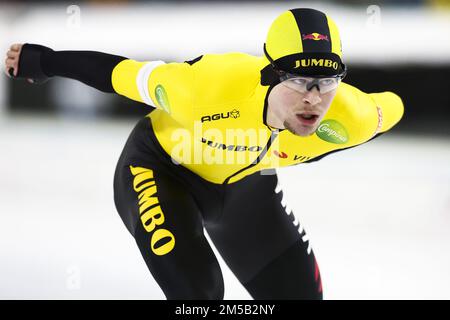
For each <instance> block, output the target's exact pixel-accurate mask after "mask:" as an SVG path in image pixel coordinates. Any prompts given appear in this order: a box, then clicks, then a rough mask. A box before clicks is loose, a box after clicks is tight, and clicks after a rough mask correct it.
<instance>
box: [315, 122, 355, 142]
mask: <svg viewBox="0 0 450 320" xmlns="http://www.w3.org/2000/svg"><path fill="white" fill-rule="evenodd" d="M316 134H317V136H318V137H319V138H320V139H322V140H325V141H327V142H330V143H336V144H344V143H347V141H348V134H347V130H345V128H344V126H343V125H342V124H340V123H339V122H338V121H336V120H332V119H328V120H324V121H322V122H321V123H320V125H319V128H317V130H316Z"/></svg>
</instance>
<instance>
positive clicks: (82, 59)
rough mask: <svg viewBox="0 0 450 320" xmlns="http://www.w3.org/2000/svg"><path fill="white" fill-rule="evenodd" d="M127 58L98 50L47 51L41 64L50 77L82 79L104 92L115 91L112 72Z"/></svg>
mask: <svg viewBox="0 0 450 320" xmlns="http://www.w3.org/2000/svg"><path fill="white" fill-rule="evenodd" d="M125 59H127V58H125V57H121V56H116V55H112V54H107V53H102V52H97V51H53V50H52V51H47V52H45V53H44V54H43V55H42V60H41V66H42V69H43V71H44V72H45V74H47V75H48V76H49V77H52V76H60V77H66V78H71V79H75V80H78V81H81V82H83V83H85V84H87V85H88V86H91V87H94V88H96V89H98V90H100V91H104V92H111V93H113V92H114V89H113V87H112V83H111V73H112V71H113V69H114V67H115V66H116V65H117V64H118V63H119V62H120V61H122V60H125Z"/></svg>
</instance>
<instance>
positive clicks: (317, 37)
mask: <svg viewBox="0 0 450 320" xmlns="http://www.w3.org/2000/svg"><path fill="white" fill-rule="evenodd" d="M302 40H314V41H319V40H325V41H330V40H328V36H325V35H323V34H320V33H317V32H313V33H309V34H302Z"/></svg>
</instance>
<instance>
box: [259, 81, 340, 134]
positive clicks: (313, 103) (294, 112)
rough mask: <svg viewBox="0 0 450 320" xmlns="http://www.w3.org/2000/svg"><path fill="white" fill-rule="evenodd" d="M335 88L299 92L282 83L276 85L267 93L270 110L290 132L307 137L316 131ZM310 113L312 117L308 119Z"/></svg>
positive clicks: (328, 106) (331, 99)
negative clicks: (324, 90)
mask: <svg viewBox="0 0 450 320" xmlns="http://www.w3.org/2000/svg"><path fill="white" fill-rule="evenodd" d="M336 91H337V89H334V90H331V91H329V92H327V93H324V94H321V93H320V92H319V90H318V89H317V87H313V88H312V89H311V90H310V91H306V92H305V93H300V92H298V91H296V90H293V89H291V88H289V87H287V86H285V85H283V84H282V83H279V84H278V85H276V86H275V87H274V88H273V89H272V91H271V92H270V94H269V98H268V103H269V108H271V112H273V114H274V115H275V116H276V117H277V118H278V119H279V120H280V121H281V123H282V124H283V125H284V128H286V129H287V130H288V131H290V132H291V133H293V134H295V135H298V136H302V137H307V136H310V135H312V134H314V132H315V131H316V129H317V127H318V126H319V124H320V122H321V121H322V119H323V117H324V116H325V114H326V113H327V111H328V109H329V108H330V105H331V102H332V101H333V98H334V96H335V95H336ZM310 115H313V117H312V118H310V119H308V118H309V117H310Z"/></svg>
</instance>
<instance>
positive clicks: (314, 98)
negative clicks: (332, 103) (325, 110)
mask: <svg viewBox="0 0 450 320" xmlns="http://www.w3.org/2000/svg"><path fill="white" fill-rule="evenodd" d="M302 101H303V103H305V104H311V105H316V104H318V103H320V102H321V101H322V99H321V98H320V92H319V90H318V89H317V87H316V86H314V87H313V88H312V89H311V90H309V91H306V92H305V94H304V95H303V98H302Z"/></svg>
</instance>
